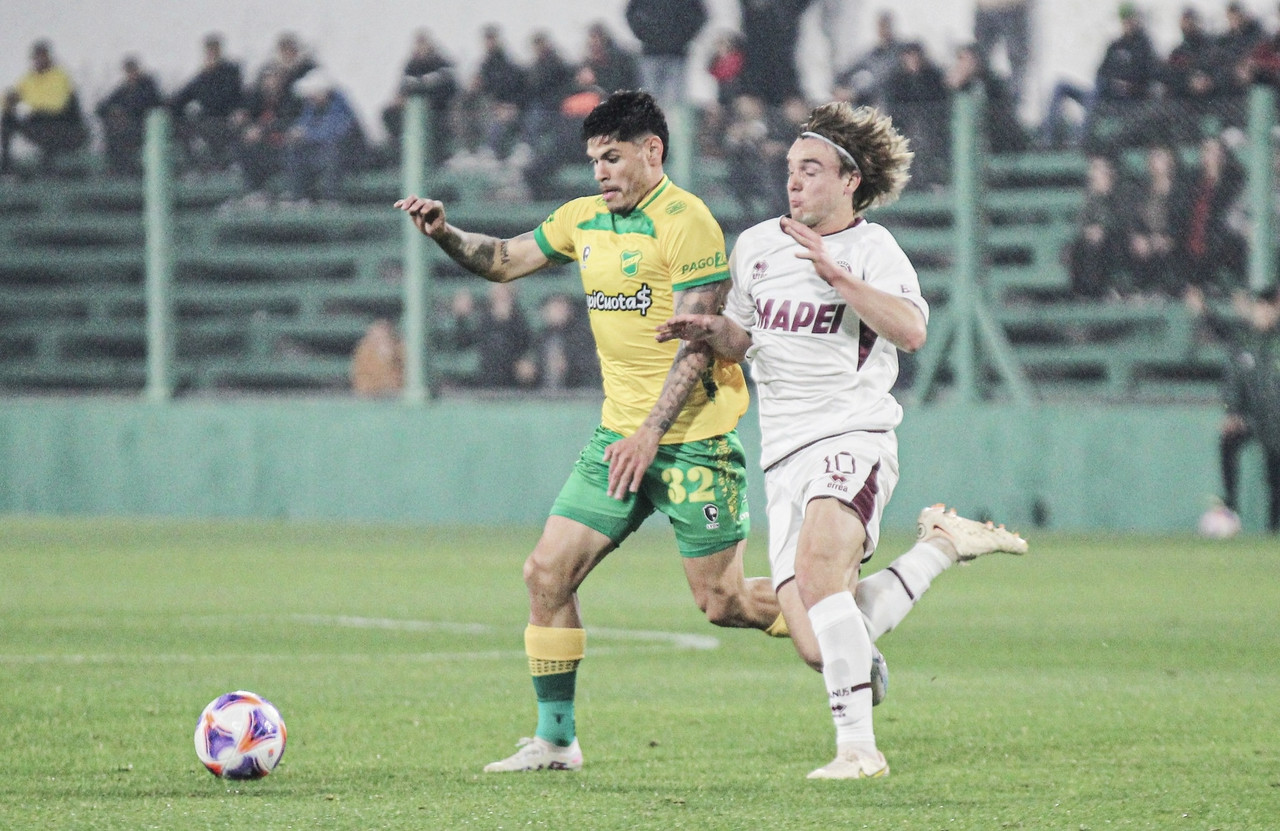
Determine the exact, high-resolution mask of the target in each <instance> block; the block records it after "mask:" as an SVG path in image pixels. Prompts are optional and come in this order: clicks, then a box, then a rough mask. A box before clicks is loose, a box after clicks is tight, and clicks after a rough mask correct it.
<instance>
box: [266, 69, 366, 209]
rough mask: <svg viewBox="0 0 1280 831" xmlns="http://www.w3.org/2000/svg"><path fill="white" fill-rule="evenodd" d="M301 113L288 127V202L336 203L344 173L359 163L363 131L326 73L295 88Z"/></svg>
mask: <svg viewBox="0 0 1280 831" xmlns="http://www.w3.org/2000/svg"><path fill="white" fill-rule="evenodd" d="M294 91H295V92H296V93H297V95H298V97H299V98H301V99H302V112H301V114H300V115H299V116H298V119H297V120H296V121H295V122H294V123H293V126H292V127H290V128H289V135H288V143H287V146H286V149H285V186H286V188H287V190H286V191H285V194H284V196H283V200H284V201H285V202H286V203H293V204H301V205H305V204H308V203H309V201H310V200H312V199H315V200H319V201H321V202H327V203H332V202H335V201H337V199H338V197H339V195H340V191H341V187H342V179H343V174H344V173H345V172H346V171H348V170H349V169H350V168H352V167H353V166H354V165H355V163H356V162H357V161H358V159H359V154H360V151H361V148H362V144H363V132H362V131H361V129H360V122H359V120H358V119H357V118H356V114H355V111H354V110H353V109H352V108H351V104H350V103H349V102H348V101H347V97H346V96H345V95H344V94H343V93H342V91H341V90H339V89H338V88H337V86H336V85H335V84H334V82H333V79H332V78H330V77H329V75H328V73H326V72H325V71H324V70H323V69H313V70H311V71H310V72H308V73H307V74H306V75H304V76H303V77H302V78H301V79H299V80H298V82H297V83H295V84H294Z"/></svg>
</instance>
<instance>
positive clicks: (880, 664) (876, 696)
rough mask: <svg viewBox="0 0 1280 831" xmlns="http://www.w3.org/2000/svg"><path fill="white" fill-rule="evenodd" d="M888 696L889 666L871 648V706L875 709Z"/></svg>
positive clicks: (876, 650) (875, 650) (878, 652)
mask: <svg viewBox="0 0 1280 831" xmlns="http://www.w3.org/2000/svg"><path fill="white" fill-rule="evenodd" d="M888 695H889V665H888V664H887V663H885V660H884V656H883V655H881V654H880V650H879V649H876V648H875V647H874V646H873V647H871V706H872V707H875V706H877V705H879V704H880V702H881V701H884V700H885V697H886V696H888Z"/></svg>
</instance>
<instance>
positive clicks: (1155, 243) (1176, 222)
mask: <svg viewBox="0 0 1280 831" xmlns="http://www.w3.org/2000/svg"><path fill="white" fill-rule="evenodd" d="M1185 206H1186V196H1185V183H1184V182H1183V179H1182V174H1181V170H1180V167H1179V165H1178V157H1177V155H1176V154H1175V153H1174V151H1173V148H1171V147H1169V146H1168V145H1163V144H1158V145H1154V146H1152V147H1151V148H1150V149H1148V150H1147V167H1146V175H1145V176H1143V177H1142V178H1141V179H1140V180H1139V182H1138V183H1137V184H1136V185H1135V186H1134V187H1132V188H1130V189H1129V190H1128V191H1127V194H1126V196H1125V197H1124V202H1123V205H1122V208H1121V211H1122V214H1123V215H1124V216H1126V217H1127V218H1128V227H1127V229H1126V242H1125V249H1126V256H1127V260H1128V263H1129V271H1130V274H1131V277H1132V281H1133V282H1132V288H1133V290H1134V291H1135V292H1137V293H1138V294H1141V295H1164V296H1168V297H1172V296H1177V295H1179V294H1181V292H1182V289H1183V286H1184V285H1185V278H1184V274H1185V272H1184V270H1183V269H1182V268H1181V262H1180V259H1179V258H1180V256H1181V253H1180V252H1179V250H1178V248H1179V246H1178V235H1179V234H1180V233H1181V231H1182V229H1183V228H1185V227H1186V217H1185V215H1184V212H1185Z"/></svg>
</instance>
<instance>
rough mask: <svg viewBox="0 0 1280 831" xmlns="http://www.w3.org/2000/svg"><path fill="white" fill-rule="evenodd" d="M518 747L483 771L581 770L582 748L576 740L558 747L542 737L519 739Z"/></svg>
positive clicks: (486, 766)
mask: <svg viewBox="0 0 1280 831" xmlns="http://www.w3.org/2000/svg"><path fill="white" fill-rule="evenodd" d="M517 747H519V748H520V749H519V750H517V751H516V752H515V753H514V754H512V755H511V756H508V757H507V758H505V759H503V760H501V761H498V762H490V763H489V764H487V765H485V766H484V772H485V773H511V772H515V771H524V770H582V748H580V747H578V740H577V739H574V740H573V744H571V745H569V746H568V747H560V746H559V745H555V744H552V743H551V742H549V741H547V740H546V739H543V738H537V737H535V738H532V739H521V740H520V741H519V743H518V744H517Z"/></svg>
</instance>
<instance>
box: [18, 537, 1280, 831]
mask: <svg viewBox="0 0 1280 831" xmlns="http://www.w3.org/2000/svg"><path fill="white" fill-rule="evenodd" d="M536 534H537V531H536V529H523V528H521V529H506V530H501V529H500V530H479V529H411V528H396V527H384V526H350V525H341V526H339V525H314V524H308V525H286V524H268V523H231V522H226V523H212V522H179V521H125V520H118V521H116V520H61V519H30V518H6V519H0V674H2V677H3V679H4V681H3V683H0V716H2V717H3V718H2V720H0V827H2V828H5V829H26V828H32V829H86V830H88V829H92V830H93V831H103V829H130V831H134V829H151V828H157V829H224V828H261V829H290V828H296V829H316V828H324V829H339V830H340V829H362V831H363V830H364V829H384V828H386V829H401V828H403V829H410V828H411V829H531V828H532V829H536V828H546V829H575V830H576V829H589V830H590V831H597V830H599V831H609V829H628V831H634V829H650V828H652V829H824V831H825V829H835V828H839V829H860V828H871V829H914V830H919V829H924V830H926V831H934V830H936V831H943V829H945V830H946V831H960V829H1006V828H1017V829H1070V831H1080V830H1081V829H1091V830H1092V831H1102V829H1114V828H1146V829H1177V830H1179V831H1180V830H1181V829H1187V831H1210V830H1211V829H1222V831H1232V830H1234V829H1267V830H1268V831H1271V830H1272V829H1277V828H1280V623H1278V622H1277V621H1278V620H1280V611H1278V610H1280V545H1277V542H1276V540H1275V539H1274V538H1263V537H1253V538H1245V539H1240V540H1235V541H1231V542H1224V543H1209V542H1204V541H1200V540H1197V539H1194V538H1191V537H1181V536H1180V537H1168V538H1152V537H1136V536H1123V535H1121V536H1115V535H1096V536H1084V535H1079V536H1069V535H1062V534H1047V533H1046V534H1032V535H1031V537H1032V553H1031V554H1030V555H1029V556H1027V557H1024V558H1013V557H988V558H983V559H982V560H979V561H978V562H977V563H975V564H973V565H971V566H969V567H965V568H956V569H952V570H951V571H950V572H948V573H947V574H945V575H943V576H942V577H941V578H940V579H939V580H938V581H937V582H936V583H935V584H934V586H933V589H932V590H931V591H930V592H929V594H928V595H927V596H926V597H925V598H924V599H923V601H922V602H921V604H920V605H919V606H918V607H917V608H916V609H915V610H914V611H913V612H912V614H911V615H910V616H909V617H908V618H907V620H906V621H905V622H904V623H903V625H902V626H901V627H900V629H899V630H898V631H895V632H891V633H889V634H888V635H886V636H885V637H884V638H882V639H881V642H880V646H881V648H882V649H883V650H884V652H885V654H886V656H887V658H888V660H889V664H890V668H891V672H892V674H891V680H892V684H891V687H890V694H889V699H888V700H887V701H886V702H885V704H884V705H883V706H881V707H879V708H877V709H876V726H877V737H878V739H879V742H880V746H881V748H882V749H883V750H884V751H885V753H886V755H887V756H888V758H889V761H890V764H891V766H892V769H893V773H892V775H891V776H890V777H889V778H888V779H885V780H880V781H870V782H812V781H808V780H806V779H805V774H806V773H807V772H808V771H809V770H810V769H812V768H814V767H817V766H818V765H820V764H823V763H825V762H826V761H828V758H829V757H830V756H831V754H832V750H833V747H832V728H831V725H830V720H829V717H828V715H827V713H826V704H825V695H824V693H823V689H822V684H821V679H820V677H819V676H818V675H817V674H816V673H813V672H812V671H811V670H808V669H806V668H804V667H803V666H802V665H801V663H800V662H799V660H798V659H797V658H796V657H795V655H794V652H793V650H792V649H791V646H790V644H789V643H787V642H785V641H776V640H771V639H769V638H766V637H764V636H763V635H761V634H759V633H756V632H746V631H733V630H722V629H716V628H714V627H712V626H710V625H709V624H707V623H706V622H705V621H703V620H702V619H701V616H700V615H699V613H698V611H697V610H696V609H695V608H694V606H693V604H692V602H691V600H690V598H689V593H688V590H687V588H686V587H685V586H684V584H683V578H682V576H681V571H680V567H679V564H678V561H677V557H676V555H675V552H674V548H673V544H672V541H671V538H670V534H669V532H668V531H666V530H665V529H661V528H658V529H655V530H646V531H644V532H642V533H641V534H640V535H638V537H637V538H636V539H635V540H633V541H631V542H629V543H628V544H627V545H626V546H624V547H623V548H622V549H621V550H620V551H618V552H616V553H615V554H613V555H611V556H610V558H609V559H608V560H606V562H605V564H604V565H603V566H601V568H600V569H599V570H598V571H597V573H596V574H594V575H593V576H592V577H591V578H590V579H589V580H588V581H587V583H586V585H585V586H584V590H583V592H582V604H583V611H584V615H585V617H586V620H587V622H588V632H589V641H588V647H587V652H588V655H587V660H586V661H585V662H584V663H583V665H582V670H581V673H580V678H579V710H578V729H579V736H580V738H581V741H582V745H583V748H584V751H585V755H586V768H585V769H584V770H583V771H582V772H581V773H578V774H561V773H551V774H547V773H544V774H519V775H485V774H481V773H480V768H481V766H482V765H483V764H484V763H486V762H488V761H492V760H493V759H495V758H498V757H500V756H503V755H506V754H508V753H510V752H512V750H513V749H514V742H515V740H516V739H517V738H519V737H520V736H524V735H529V734H530V733H531V731H532V729H533V724H534V707H533V696H532V689H531V685H530V682H529V679H528V676H527V674H526V670H525V665H524V655H523V646H522V639H521V633H522V629H523V626H524V620H525V614H526V608H525V599H524V589H523V585H522V584H521V581H520V566H521V562H522V561H523V558H524V555H525V553H526V551H527V550H528V549H529V547H530V546H531V545H532V544H533V542H534V540H535V538H536ZM762 536H763V535H760V534H758V535H757V538H756V539H755V540H753V550H752V552H751V555H750V566H751V567H752V570H753V571H756V572H761V571H762V570H763V567H764V566H763V563H764V555H763V539H762ZM908 543H909V539H908V537H907V536H905V535H904V534H902V533H898V534H890V535H888V536H887V539H886V540H885V541H884V543H883V544H882V547H881V550H880V552H879V553H878V554H877V556H876V558H875V559H874V560H873V561H872V563H871V568H872V569H875V568H881V567H883V566H884V565H886V564H887V563H888V562H889V561H890V560H891V559H892V556H893V555H894V554H896V553H897V552H899V551H902V550H904V549H905V547H906V545H907V544H908ZM239 688H245V689H250V690H254V691H256V692H259V693H261V694H263V695H265V696H267V697H268V698H271V699H272V700H273V701H274V702H275V703H276V704H277V705H278V706H279V707H280V709H281V711H282V713H283V714H284V717H285V720H286V721H287V723H288V726H289V744H288V750H287V752H286V753H285V756H284V760H283V762H282V763H281V765H280V767H279V768H277V770H276V772H275V773H273V774H272V775H271V776H269V777H268V778H266V779H264V780H261V781H259V782H249V783H240V784H237V783H230V782H225V781H222V780H219V779H216V778H214V777H213V776H211V775H209V774H208V773H206V772H205V771H204V769H203V768H202V767H200V765H199V764H198V762H197V761H196V758H195V753H194V750H193V747H192V739H191V736H192V732H193V729H194V725H195V720H196V716H197V715H198V714H199V712H200V710H201V708H202V707H203V706H204V704H205V703H206V702H208V701H209V700H210V699H212V698H213V697H215V696H216V695H218V694H220V693H223V692H227V691H229V690H234V689H239Z"/></svg>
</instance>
